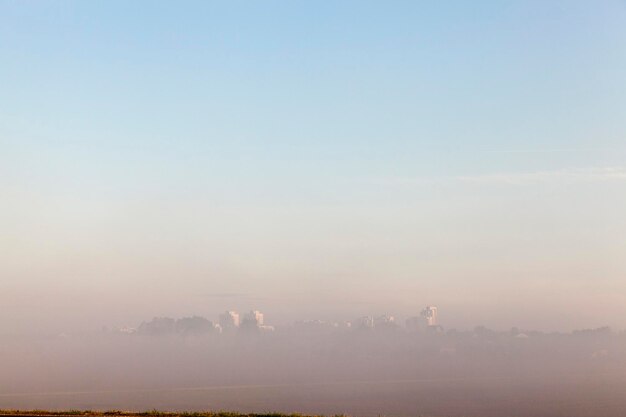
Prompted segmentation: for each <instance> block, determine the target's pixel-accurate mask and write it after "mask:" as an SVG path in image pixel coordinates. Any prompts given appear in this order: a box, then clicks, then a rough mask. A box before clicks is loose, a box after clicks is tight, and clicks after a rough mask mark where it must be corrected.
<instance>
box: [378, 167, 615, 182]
mask: <svg viewBox="0 0 626 417" xmlns="http://www.w3.org/2000/svg"><path fill="white" fill-rule="evenodd" d="M597 181H626V167H592V168H576V169H562V170H554V171H535V172H508V173H507V172H505V173H493V174H477V175H457V176H441V177H386V178H376V179H374V180H373V181H372V183H373V184H375V185H382V186H392V187H402V186H420V185H429V184H453V183H464V184H477V185H479V184H486V185H487V184H505V185H520V186H522V185H533V184H541V183H574V182H597Z"/></svg>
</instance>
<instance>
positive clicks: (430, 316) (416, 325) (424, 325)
mask: <svg viewBox="0 0 626 417" xmlns="http://www.w3.org/2000/svg"><path fill="white" fill-rule="evenodd" d="M440 327H441V326H439V324H438V322H437V307H435V306H426V308H424V309H423V310H422V311H421V312H420V315H419V316H415V317H409V318H408V319H406V328H407V330H410V331H420V330H428V329H431V330H432V329H435V328H436V329H438V330H440Z"/></svg>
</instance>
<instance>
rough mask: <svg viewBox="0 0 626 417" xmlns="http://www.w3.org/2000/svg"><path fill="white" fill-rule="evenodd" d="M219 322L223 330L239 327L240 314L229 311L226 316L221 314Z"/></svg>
mask: <svg viewBox="0 0 626 417" xmlns="http://www.w3.org/2000/svg"><path fill="white" fill-rule="evenodd" d="M219 320H220V326H221V327H222V329H230V328H234V327H239V313H237V312H236V311H227V312H225V313H224V314H220V317H219Z"/></svg>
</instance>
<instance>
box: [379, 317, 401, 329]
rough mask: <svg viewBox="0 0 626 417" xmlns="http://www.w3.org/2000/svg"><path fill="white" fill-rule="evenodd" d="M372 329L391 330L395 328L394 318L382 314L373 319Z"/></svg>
mask: <svg viewBox="0 0 626 417" xmlns="http://www.w3.org/2000/svg"><path fill="white" fill-rule="evenodd" d="M374 327H375V328H377V329H391V328H395V327H397V325H396V319H395V317H394V316H388V315H386V314H383V315H382V316H377V317H375V318H374Z"/></svg>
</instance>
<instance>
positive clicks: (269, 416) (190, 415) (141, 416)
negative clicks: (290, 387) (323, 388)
mask: <svg viewBox="0 0 626 417" xmlns="http://www.w3.org/2000/svg"><path fill="white" fill-rule="evenodd" d="M0 416H42V417H46V416H50V417H54V416H89V417H91V416H93V417H105V416H120V417H323V416H304V415H302V414H297V413H295V414H282V413H274V412H270V413H261V414H257V413H251V414H241V413H236V412H232V411H199V412H187V411H185V412H180V413H176V412H164V411H157V410H152V411H142V412H131V411H120V410H108V411H93V410H65V411H48V410H1V409H0ZM334 417H346V416H344V415H337V416H334Z"/></svg>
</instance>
